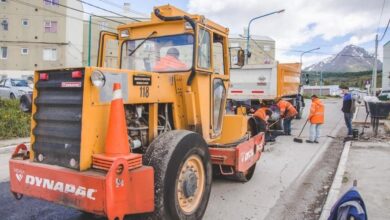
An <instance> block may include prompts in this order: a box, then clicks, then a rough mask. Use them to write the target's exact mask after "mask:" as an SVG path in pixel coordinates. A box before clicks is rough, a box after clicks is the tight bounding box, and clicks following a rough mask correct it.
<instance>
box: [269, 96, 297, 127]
mask: <svg viewBox="0 0 390 220" xmlns="http://www.w3.org/2000/svg"><path fill="white" fill-rule="evenodd" d="M275 102H276V105H277V106H278V108H279V110H280V117H281V118H282V119H283V130H284V135H291V121H292V120H293V119H294V117H295V116H296V115H297V114H298V112H297V110H296V109H295V107H294V106H293V105H292V104H291V103H290V102H288V101H285V100H282V98H280V97H278V98H276V99H275Z"/></svg>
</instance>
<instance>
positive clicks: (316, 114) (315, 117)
mask: <svg viewBox="0 0 390 220" xmlns="http://www.w3.org/2000/svg"><path fill="white" fill-rule="evenodd" d="M324 109H325V107H324V104H323V103H322V102H321V100H320V99H319V98H318V97H317V96H316V95H312V96H311V107H310V115H309V117H308V118H307V120H308V121H310V138H309V140H306V142H307V143H318V140H319V138H320V130H321V125H322V124H323V123H324Z"/></svg>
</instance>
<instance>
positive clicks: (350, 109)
mask: <svg viewBox="0 0 390 220" xmlns="http://www.w3.org/2000/svg"><path fill="white" fill-rule="evenodd" d="M355 110H356V103H355V98H354V97H353V96H352V94H351V93H346V94H345V95H344V97H343V107H342V109H341V111H343V112H344V113H355Z"/></svg>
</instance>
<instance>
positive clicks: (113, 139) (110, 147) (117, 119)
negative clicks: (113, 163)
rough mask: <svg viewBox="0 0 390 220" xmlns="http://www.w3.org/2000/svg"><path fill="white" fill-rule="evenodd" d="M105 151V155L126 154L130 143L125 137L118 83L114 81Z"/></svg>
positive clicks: (125, 130)
mask: <svg viewBox="0 0 390 220" xmlns="http://www.w3.org/2000/svg"><path fill="white" fill-rule="evenodd" d="M105 153H106V155H107V156H118V155H127V154H129V153H130V145H129V141H128V138H127V125H126V115H125V110H124V105H123V99H122V90H121V84H120V83H114V94H113V98H112V101H111V108H110V119H109V122H108V130H107V136H106V150H105Z"/></svg>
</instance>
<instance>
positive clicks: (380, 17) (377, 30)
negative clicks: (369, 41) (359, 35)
mask: <svg viewBox="0 0 390 220" xmlns="http://www.w3.org/2000/svg"><path fill="white" fill-rule="evenodd" d="M385 4H386V0H383V4H382V9H381V15H380V16H379V21H378V28H377V29H376V32H377V33H378V32H379V26H380V25H381V20H382V14H383V9H384V8H385Z"/></svg>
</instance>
